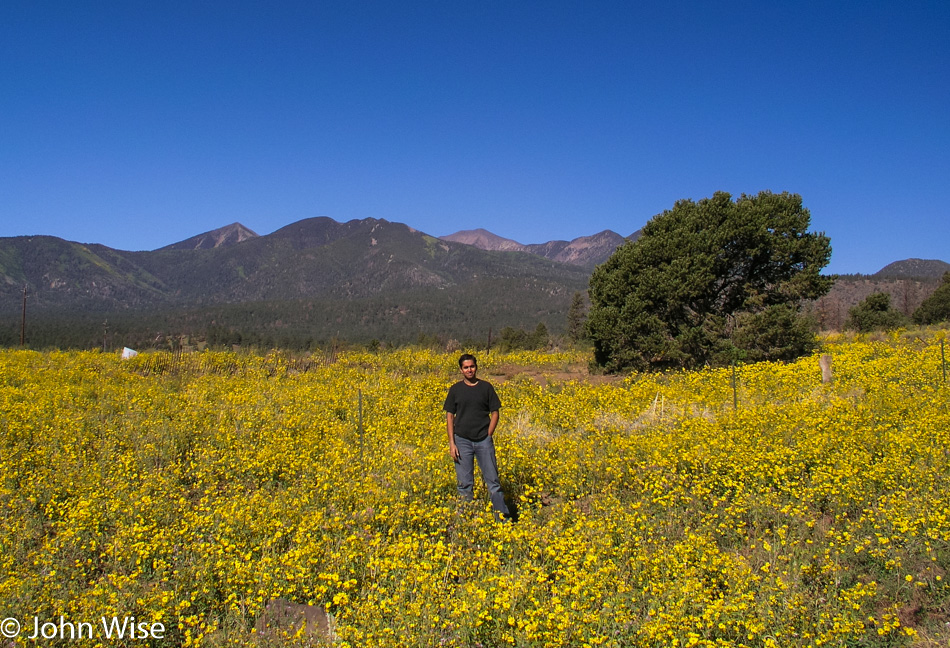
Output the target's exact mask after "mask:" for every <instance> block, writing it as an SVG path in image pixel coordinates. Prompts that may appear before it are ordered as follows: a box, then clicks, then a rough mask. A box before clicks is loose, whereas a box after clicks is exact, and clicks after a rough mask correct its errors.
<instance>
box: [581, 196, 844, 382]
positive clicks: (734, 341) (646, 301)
mask: <svg viewBox="0 0 950 648" xmlns="http://www.w3.org/2000/svg"><path fill="white" fill-rule="evenodd" d="M810 220H811V215H810V213H809V211H808V210H807V209H805V208H804V207H803V206H802V199H801V196H799V195H797V194H789V193H781V194H773V193H771V192H768V191H763V192H761V193H759V194H758V195H756V196H749V195H745V194H743V195H741V196H740V197H739V198H738V199H737V200H733V199H732V196H731V195H730V194H728V193H725V192H717V193H716V194H714V195H713V196H712V197H711V198H705V199H703V200H700V201H699V202H694V201H692V200H680V201H677V202H676V204H675V205H674V206H673V209H672V210H667V211H664V212H663V213H662V214H659V215H657V216H655V217H653V219H651V220H650V222H649V223H647V225H646V226H645V227H644V228H643V234H642V235H641V236H640V238H639V239H638V240H637V241H635V242H630V243H626V244H624V245H623V246H622V247H620V248H618V250H617V252H616V253H614V255H613V256H612V257H611V258H610V259H609V260H607V262H605V263H604V264H602V265H601V266H599V267H598V268H597V269H596V270H595V271H594V274H593V276H592V277H591V280H590V301H591V308H590V311H589V314H588V320H587V330H588V334H589V336H590V338H591V340H592V341H593V342H594V356H595V357H594V360H595V362H596V363H597V364H599V365H601V366H602V367H604V368H606V369H607V370H609V371H619V370H623V369H628V368H632V369H641V370H642V369H650V368H673V367H684V368H689V367H695V366H702V365H704V364H726V363H728V362H729V361H732V360H735V359H736V358H737V357H744V358H746V359H749V360H790V359H792V358H794V357H797V356H799V355H801V354H803V353H807V352H808V351H810V350H811V349H812V348H813V346H814V343H815V342H814V332H813V330H811V328H810V327H809V326H807V325H806V323H805V322H804V320H803V319H802V318H803V315H802V314H801V310H800V307H801V304H802V302H803V301H804V300H809V299H816V298H818V297H820V296H822V295H823V294H825V293H826V292H828V290H829V289H830V288H831V285H832V283H833V279H832V278H830V277H825V276H822V275H821V274H820V272H821V269H822V268H823V267H825V266H826V265H827V264H828V261H829V260H830V258H831V243H830V240H829V238H828V237H827V236H825V235H824V234H823V233H811V232H808V231H807V229H808V227H809V224H810Z"/></svg>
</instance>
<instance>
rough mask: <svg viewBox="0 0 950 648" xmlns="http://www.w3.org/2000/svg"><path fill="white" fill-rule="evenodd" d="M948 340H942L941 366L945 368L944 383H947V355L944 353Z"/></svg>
mask: <svg viewBox="0 0 950 648" xmlns="http://www.w3.org/2000/svg"><path fill="white" fill-rule="evenodd" d="M945 342H946V338H940V366H942V367H943V382H947V355H946V353H944V343H945Z"/></svg>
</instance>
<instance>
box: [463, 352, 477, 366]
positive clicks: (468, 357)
mask: <svg viewBox="0 0 950 648" xmlns="http://www.w3.org/2000/svg"><path fill="white" fill-rule="evenodd" d="M466 360H471V361H472V362H474V363H475V366H476V367H477V366H478V360H476V359H475V356H473V355H472V354H471V353H463V354H462V355H460V356H459V369H461V368H462V363H463V362H465V361H466Z"/></svg>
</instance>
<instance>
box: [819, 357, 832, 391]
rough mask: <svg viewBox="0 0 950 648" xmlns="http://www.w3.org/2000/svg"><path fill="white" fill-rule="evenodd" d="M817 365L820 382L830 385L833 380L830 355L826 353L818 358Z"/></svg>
mask: <svg viewBox="0 0 950 648" xmlns="http://www.w3.org/2000/svg"><path fill="white" fill-rule="evenodd" d="M818 366H820V367H821V383H822V384H823V385H830V384H831V381H832V380H833V378H832V375H831V356H830V355H829V354H827V353H825V354H823V355H822V356H821V357H820V358H818Z"/></svg>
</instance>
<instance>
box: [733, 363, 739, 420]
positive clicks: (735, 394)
mask: <svg viewBox="0 0 950 648" xmlns="http://www.w3.org/2000/svg"><path fill="white" fill-rule="evenodd" d="M732 409H733V410H737V409H739V393H738V390H737V386H736V361H735V360H733V361H732Z"/></svg>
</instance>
